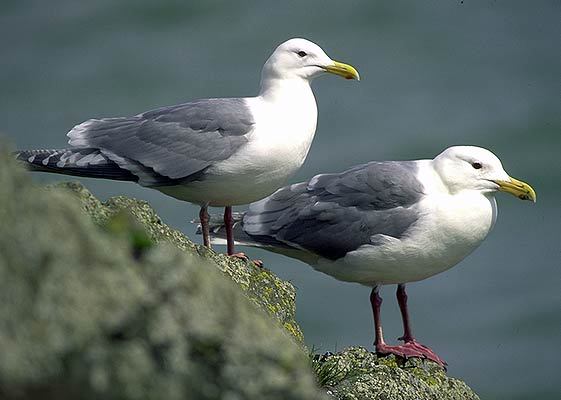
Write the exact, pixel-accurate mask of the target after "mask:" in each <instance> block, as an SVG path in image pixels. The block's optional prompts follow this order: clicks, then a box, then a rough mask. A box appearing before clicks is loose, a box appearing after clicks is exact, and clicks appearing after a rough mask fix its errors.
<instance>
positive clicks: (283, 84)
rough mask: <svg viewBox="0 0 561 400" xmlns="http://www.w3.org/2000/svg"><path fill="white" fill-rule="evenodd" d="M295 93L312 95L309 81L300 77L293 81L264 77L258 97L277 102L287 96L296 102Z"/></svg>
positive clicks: (292, 79)
mask: <svg viewBox="0 0 561 400" xmlns="http://www.w3.org/2000/svg"><path fill="white" fill-rule="evenodd" d="M295 93H302V94H304V93H310V94H312V88H311V86H310V81H309V80H308V79H303V78H300V77H294V78H291V79H287V78H282V79H281V78H276V77H274V78H272V77H262V78H261V87H260V90H259V95H258V97H261V98H262V99H263V100H266V101H274V102H276V101H279V100H282V98H283V97H285V96H288V97H290V98H292V100H294V96H295ZM312 96H313V94H312ZM314 101H315V100H314Z"/></svg>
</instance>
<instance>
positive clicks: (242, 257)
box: [228, 252, 249, 261]
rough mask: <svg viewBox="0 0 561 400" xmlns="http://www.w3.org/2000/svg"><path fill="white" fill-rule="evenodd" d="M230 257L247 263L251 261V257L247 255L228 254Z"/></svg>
mask: <svg viewBox="0 0 561 400" xmlns="http://www.w3.org/2000/svg"><path fill="white" fill-rule="evenodd" d="M228 257H233V258H237V259H240V260H242V261H247V260H249V257H248V256H246V255H245V253H241V252H240V253H234V254H228Z"/></svg>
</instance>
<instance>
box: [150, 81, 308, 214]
mask: <svg viewBox="0 0 561 400" xmlns="http://www.w3.org/2000/svg"><path fill="white" fill-rule="evenodd" d="M297 98H298V99H299V101H295V100H294V98H292V97H291V101H289V102H287V104H285V105H282V104H279V101H276V102H275V103H274V104H272V103H270V102H267V101H263V100H261V99H260V98H251V99H248V101H249V102H250V106H251V107H252V109H253V110H255V115H254V117H255V122H256V123H255V127H256V128H255V130H254V131H253V132H252V133H250V134H248V139H249V141H248V143H247V144H246V145H245V146H243V147H242V148H240V150H239V151H238V152H237V153H236V154H234V155H233V156H232V157H230V158H229V159H227V160H224V161H221V162H219V163H216V164H215V165H213V166H211V167H210V168H209V169H208V170H207V171H206V172H205V175H204V176H203V179H201V180H199V181H193V182H189V183H186V184H185V185H181V186H173V187H160V188H157V189H158V190H160V191H162V192H163V193H166V194H168V195H170V196H173V197H175V198H178V199H180V200H185V201H189V202H192V203H197V204H209V205H211V206H228V205H240V204H248V203H251V202H253V201H257V200H260V199H262V198H264V197H266V196H268V195H270V194H272V193H273V192H274V191H276V190H277V189H279V188H280V187H282V186H284V185H285V184H286V182H287V180H288V178H289V177H290V176H292V175H293V174H294V173H295V172H296V171H297V170H298V169H299V168H300V167H301V166H302V164H303V163H304V160H305V159H306V156H307V154H308V151H309V150H310V146H311V144H312V140H313V138H314V134H315V131H316V123H317V109H316V103H315V99H314V97H313V93H312V92H311V90H310V88H309V86H307V91H305V92H304V93H303V94H302V96H299V97H297Z"/></svg>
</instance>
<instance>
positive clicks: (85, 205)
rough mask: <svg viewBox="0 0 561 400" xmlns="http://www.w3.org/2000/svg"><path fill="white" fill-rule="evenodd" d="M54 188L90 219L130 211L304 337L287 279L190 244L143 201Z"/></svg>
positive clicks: (156, 235) (154, 235) (156, 236)
mask: <svg viewBox="0 0 561 400" xmlns="http://www.w3.org/2000/svg"><path fill="white" fill-rule="evenodd" d="M56 188H57V189H64V190H69V191H71V192H72V193H73V194H74V195H75V196H76V197H78V199H79V200H80V203H81V205H82V209H83V210H84V211H86V212H87V213H88V214H89V215H90V216H91V217H92V219H93V220H94V221H95V222H96V223H97V224H98V225H101V226H105V225H106V224H107V222H108V221H109V220H110V218H113V217H115V216H116V215H118V214H119V213H122V212H127V213H130V214H131V215H132V216H133V217H134V218H135V220H136V221H137V222H138V223H139V224H140V225H141V226H142V227H143V228H144V229H145V230H146V232H147V233H148V235H149V237H150V238H151V239H152V240H153V241H154V242H156V243H159V242H167V243H170V244H172V245H173V246H174V247H176V248H178V249H180V250H184V251H187V252H191V253H198V254H199V255H200V256H201V257H203V258H204V259H207V260H209V261H210V262H211V263H212V265H213V266H214V267H218V269H220V270H221V271H222V272H223V273H224V274H226V275H227V276H229V277H230V278H231V279H232V280H233V281H234V282H235V283H237V284H238V285H239V286H240V287H241V288H242V289H243V290H244V292H245V294H246V296H247V297H249V298H250V299H251V300H252V301H253V302H254V303H255V304H257V305H258V306H259V307H261V308H262V309H263V310H265V311H266V312H268V313H269V314H270V315H272V316H273V317H274V318H275V319H277V320H278V321H279V322H280V323H281V324H282V325H283V326H284V328H285V329H286V330H287V331H288V332H289V333H290V334H291V335H292V336H293V337H294V338H295V339H296V340H297V341H298V342H300V343H303V341H304V337H303V335H302V331H301V330H300V327H299V326H298V324H297V323H296V320H295V298H296V294H295V290H294V286H292V285H291V284H290V283H289V282H287V281H283V280H281V279H279V278H278V277H277V276H275V275H274V274H273V273H271V272H270V271H269V270H267V269H263V268H258V267H256V266H255V265H254V264H253V263H252V262H245V261H241V260H239V259H235V258H231V257H227V256H225V255H224V254H218V253H215V252H214V251H211V250H209V249H207V248H206V247H204V246H200V245H197V244H195V243H193V242H192V241H191V240H190V239H189V238H188V237H187V236H185V235H184V234H183V233H181V232H180V231H178V230H175V229H173V228H171V227H169V226H168V225H166V224H164V223H163V222H162V220H161V219H160V217H159V216H158V215H157V214H156V213H155V211H154V209H153V208H152V207H151V206H150V205H149V204H148V203H147V202H145V201H142V200H135V199H131V198H127V197H124V196H117V197H112V198H110V199H109V200H107V201H106V202H103V203H102V202H101V201H99V200H98V199H97V198H96V197H94V196H93V195H92V194H91V193H90V192H89V191H88V190H87V189H86V188H85V187H84V186H83V185H81V184H80V183H76V182H65V183H61V184H58V185H56Z"/></svg>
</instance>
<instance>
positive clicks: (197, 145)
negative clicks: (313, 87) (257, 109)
mask: <svg viewBox="0 0 561 400" xmlns="http://www.w3.org/2000/svg"><path fill="white" fill-rule="evenodd" d="M253 125H254V120H253V116H252V114H251V111H250V110H249V108H248V107H247V105H246V103H245V100H244V99H236V98H231V99H203V100H197V101H193V102H190V103H185V104H181V105H177V106H171V107H163V108H159V109H157V110H153V111H148V112H145V113H142V114H139V115H136V116H133V117H121V118H104V119H91V120H88V121H86V122H84V123H82V124H80V125H77V126H76V127H74V129H72V130H71V131H70V132H69V133H68V137H69V138H70V139H69V143H70V144H71V145H72V146H76V147H93V148H98V149H100V150H101V151H102V152H103V153H104V154H106V155H107V157H109V158H110V159H112V160H113V161H115V162H116V163H117V164H119V166H120V167H121V168H125V169H130V170H131V171H133V170H138V167H137V165H138V164H140V165H141V166H142V167H145V168H146V170H150V171H153V174H154V176H152V177H143V176H140V183H143V181H144V183H147V184H149V185H152V186H156V185H158V181H159V180H158V175H161V176H162V178H163V179H161V181H162V184H163V182H165V183H166V184H168V183H169V181H170V179H172V180H178V183H179V181H185V180H189V179H196V178H198V177H200V173H201V172H202V171H204V170H205V169H206V168H208V167H209V166H211V165H212V164H214V163H216V162H218V161H221V160H225V159H227V158H229V157H230V156H231V155H232V154H234V153H235V152H236V151H237V150H238V149H239V148H240V147H241V146H243V145H244V144H245V143H247V141H248V139H247V137H246V136H245V135H246V134H247V133H249V132H250V131H251V130H252V128H253ZM133 172H135V171H133Z"/></svg>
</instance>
